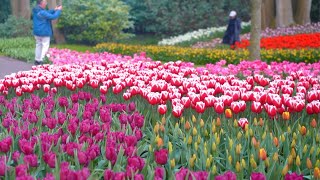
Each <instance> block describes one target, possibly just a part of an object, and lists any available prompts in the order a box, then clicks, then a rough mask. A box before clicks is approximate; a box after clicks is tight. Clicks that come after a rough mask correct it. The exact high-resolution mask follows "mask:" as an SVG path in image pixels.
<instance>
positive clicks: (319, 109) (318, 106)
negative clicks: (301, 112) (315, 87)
mask: <svg viewBox="0 0 320 180" xmlns="http://www.w3.org/2000/svg"><path fill="white" fill-rule="evenodd" d="M312 110H313V113H314V114H318V113H320V101H312Z"/></svg>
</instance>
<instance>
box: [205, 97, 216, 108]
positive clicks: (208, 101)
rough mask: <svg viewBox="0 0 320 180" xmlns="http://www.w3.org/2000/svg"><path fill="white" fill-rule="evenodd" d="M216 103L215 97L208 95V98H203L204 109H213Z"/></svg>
mask: <svg viewBox="0 0 320 180" xmlns="http://www.w3.org/2000/svg"><path fill="white" fill-rule="evenodd" d="M215 102H216V97H214V96H212V95H209V96H208V97H205V98H204V103H205V105H206V107H213V105H214V103H215Z"/></svg>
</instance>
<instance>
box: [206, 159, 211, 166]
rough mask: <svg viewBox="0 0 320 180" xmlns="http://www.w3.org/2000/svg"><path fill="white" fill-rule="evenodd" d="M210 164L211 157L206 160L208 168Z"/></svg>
mask: <svg viewBox="0 0 320 180" xmlns="http://www.w3.org/2000/svg"><path fill="white" fill-rule="evenodd" d="M210 166H211V162H210V159H209V158H207V160H206V168H207V169H209V168H210Z"/></svg>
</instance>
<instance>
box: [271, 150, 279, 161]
mask: <svg viewBox="0 0 320 180" xmlns="http://www.w3.org/2000/svg"><path fill="white" fill-rule="evenodd" d="M278 159H279V155H278V153H277V152H275V153H274V154H273V157H272V160H273V161H278Z"/></svg>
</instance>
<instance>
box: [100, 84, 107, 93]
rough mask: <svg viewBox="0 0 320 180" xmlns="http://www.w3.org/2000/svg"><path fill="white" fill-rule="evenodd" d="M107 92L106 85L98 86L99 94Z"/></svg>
mask: <svg viewBox="0 0 320 180" xmlns="http://www.w3.org/2000/svg"><path fill="white" fill-rule="evenodd" d="M107 92H108V86H100V93H101V94H107Z"/></svg>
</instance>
